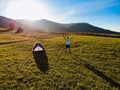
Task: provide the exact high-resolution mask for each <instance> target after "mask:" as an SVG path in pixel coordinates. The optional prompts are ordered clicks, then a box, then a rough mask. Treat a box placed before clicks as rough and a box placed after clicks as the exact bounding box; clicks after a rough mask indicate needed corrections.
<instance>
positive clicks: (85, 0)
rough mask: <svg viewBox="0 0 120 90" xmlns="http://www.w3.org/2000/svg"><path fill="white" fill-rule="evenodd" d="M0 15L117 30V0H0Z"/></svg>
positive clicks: (119, 4)
mask: <svg viewBox="0 0 120 90" xmlns="http://www.w3.org/2000/svg"><path fill="white" fill-rule="evenodd" d="M0 16H5V17H8V18H12V19H27V20H40V19H48V20H52V21H55V22H59V23H76V22H86V23H89V24H92V25H94V26H98V27H101V28H105V29H109V30H112V31H118V32H120V20H119V19H120V0H0Z"/></svg>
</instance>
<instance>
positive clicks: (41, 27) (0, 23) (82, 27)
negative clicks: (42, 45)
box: [0, 16, 120, 34]
mask: <svg viewBox="0 0 120 90" xmlns="http://www.w3.org/2000/svg"><path fill="white" fill-rule="evenodd" d="M11 22H12V23H14V25H15V27H21V28H23V31H24V32H26V33H27V32H85V33H103V34H120V33H119V32H114V31H111V30H107V29H103V28H100V27H97V26H93V25H91V24H88V23H70V24H62V23H57V22H53V21H50V20H46V19H42V20H37V21H30V20H13V19H10V18H6V17H3V16H0V27H6V26H7V25H8V24H9V23H11Z"/></svg>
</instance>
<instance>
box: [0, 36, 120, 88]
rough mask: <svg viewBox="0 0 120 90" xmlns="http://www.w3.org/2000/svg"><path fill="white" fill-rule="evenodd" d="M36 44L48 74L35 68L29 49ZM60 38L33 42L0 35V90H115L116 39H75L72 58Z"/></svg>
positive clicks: (119, 74) (119, 75) (119, 52)
mask: <svg viewBox="0 0 120 90" xmlns="http://www.w3.org/2000/svg"><path fill="white" fill-rule="evenodd" d="M36 41H40V42H41V43H42V44H43V46H44V48H45V50H46V53H47V56H48V62H49V70H48V71H47V72H46V73H43V72H42V71H40V70H39V69H38V68H37V65H36V63H35V60H34V57H33V55H32V52H31V50H32V46H33V44H34V43H35V42H36ZM64 43H65V41H64V39H63V37H53V38H50V39H35V38H33V39H32V38H27V37H20V36H14V35H7V34H0V90H7V89H10V90H16V89H18V90H119V89H120V87H119V85H120V65H119V64H120V39H118V38H107V37H95V36H84V35H76V36H75V37H74V38H73V40H72V43H71V49H72V54H70V53H68V52H67V53H65V46H64Z"/></svg>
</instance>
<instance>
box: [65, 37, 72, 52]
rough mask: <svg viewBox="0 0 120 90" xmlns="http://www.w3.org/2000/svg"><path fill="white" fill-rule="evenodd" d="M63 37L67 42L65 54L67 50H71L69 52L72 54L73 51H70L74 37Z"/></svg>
mask: <svg viewBox="0 0 120 90" xmlns="http://www.w3.org/2000/svg"><path fill="white" fill-rule="evenodd" d="M63 37H64V39H65V41H66V43H65V44H66V49H65V52H67V49H69V52H70V53H71V49H70V43H71V39H72V38H73V37H71V38H70V37H68V36H67V37H65V36H64V35H63Z"/></svg>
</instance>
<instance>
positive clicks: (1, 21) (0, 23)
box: [0, 16, 16, 28]
mask: <svg viewBox="0 0 120 90" xmlns="http://www.w3.org/2000/svg"><path fill="white" fill-rule="evenodd" d="M10 23H14V24H15V23H16V20H13V19H10V18H6V17H3V16H0V27H2V28H6V27H7V26H8V25H9V24H10Z"/></svg>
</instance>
